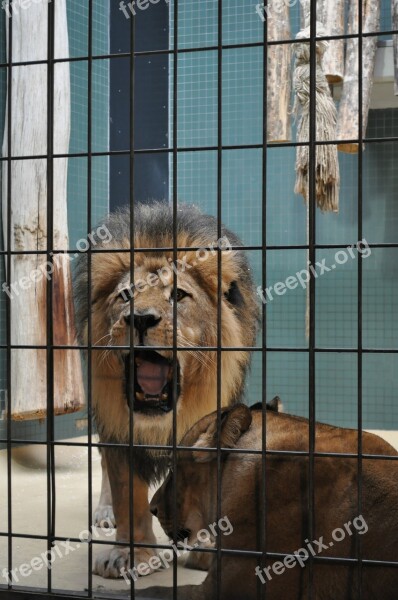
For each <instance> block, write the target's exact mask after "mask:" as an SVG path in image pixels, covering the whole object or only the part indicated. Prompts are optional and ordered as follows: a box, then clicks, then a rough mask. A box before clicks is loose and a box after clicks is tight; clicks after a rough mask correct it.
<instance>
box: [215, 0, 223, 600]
mask: <svg viewBox="0 0 398 600" xmlns="http://www.w3.org/2000/svg"><path fill="white" fill-rule="evenodd" d="M222 9H223V4H222V0H218V33H217V36H218V37H217V46H218V48H217V237H218V239H221V236H222V233H221V223H222V153H223V150H222V66H223V63H222V34H223V26H222V25H223V22H222V18H223V12H222ZM221 302H222V253H221V249H220V248H219V247H218V249H217V516H216V520H217V523H218V522H219V520H220V518H221V502H222V489H221V450H220V448H221V393H222V390H221V369H222V364H221V360H222V354H221V352H222V350H221V345H222V335H221V327H222V322H221V320H222V315H221ZM216 544H217V587H216V590H217V599H219V598H221V584H222V578H221V538H220V536H217V538H216Z"/></svg>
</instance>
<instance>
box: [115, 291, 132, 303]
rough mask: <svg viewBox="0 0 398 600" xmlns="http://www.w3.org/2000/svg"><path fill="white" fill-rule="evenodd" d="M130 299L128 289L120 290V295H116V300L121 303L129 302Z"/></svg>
mask: <svg viewBox="0 0 398 600" xmlns="http://www.w3.org/2000/svg"><path fill="white" fill-rule="evenodd" d="M130 298H131V291H130V290H129V288H126V289H125V290H122V291H121V292H120V294H118V295H117V299H118V300H122V301H123V302H130Z"/></svg>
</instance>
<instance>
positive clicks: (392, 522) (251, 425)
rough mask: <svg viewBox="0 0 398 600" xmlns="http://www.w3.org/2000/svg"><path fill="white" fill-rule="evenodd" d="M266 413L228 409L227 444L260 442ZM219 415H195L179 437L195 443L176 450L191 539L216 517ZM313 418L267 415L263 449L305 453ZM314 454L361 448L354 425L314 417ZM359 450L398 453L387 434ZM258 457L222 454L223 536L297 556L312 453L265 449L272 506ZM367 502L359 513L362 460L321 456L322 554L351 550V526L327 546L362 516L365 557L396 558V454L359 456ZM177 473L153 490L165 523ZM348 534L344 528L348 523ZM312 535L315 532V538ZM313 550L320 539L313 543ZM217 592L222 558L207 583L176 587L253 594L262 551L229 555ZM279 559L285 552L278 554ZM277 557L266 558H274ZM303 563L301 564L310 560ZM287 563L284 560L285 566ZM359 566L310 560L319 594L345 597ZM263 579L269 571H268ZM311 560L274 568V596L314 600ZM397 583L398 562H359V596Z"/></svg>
mask: <svg viewBox="0 0 398 600" xmlns="http://www.w3.org/2000/svg"><path fill="white" fill-rule="evenodd" d="M262 418H263V417H262V413H261V411H254V412H252V413H250V411H249V409H248V408H247V407H245V406H243V405H238V406H236V407H234V408H232V409H227V410H226V411H225V412H224V414H223V417H222V426H221V432H220V444H221V447H223V448H239V449H241V450H242V449H245V450H247V451H249V450H260V449H261V444H262ZM216 424H217V415H216V414H214V413H213V414H212V415H209V416H207V417H204V418H203V419H202V420H201V421H199V422H198V423H197V424H196V425H195V426H194V427H193V428H192V429H191V430H190V431H189V432H188V433H187V434H186V435H185V436H184V439H183V444H184V446H186V447H192V448H194V450H191V451H189V450H187V451H184V452H181V453H179V458H178V463H177V470H176V477H177V493H176V496H177V527H178V528H181V530H190V542H191V543H192V544H193V543H195V541H196V534H197V533H198V531H199V530H200V529H202V528H205V529H207V530H209V525H211V524H213V523H215V522H216V512H217V508H216V507H217V502H216V498H217V461H216V460H215V454H214V452H213V453H212V452H210V451H208V450H207V451H206V450H204V449H203V450H202V448H206V447H207V448H214V447H215V446H216V443H217V436H216V431H217V427H216ZM308 440H309V423H308V421H307V420H306V419H300V418H297V417H292V416H289V415H285V414H277V413H274V412H268V413H267V450H268V451H270V450H282V451H286V450H291V451H298V452H303V451H304V452H308V448H309V445H308ZM316 445H317V447H316V450H317V451H318V452H333V453H349V454H355V453H357V450H358V432H357V431H355V430H348V429H342V428H338V427H331V426H328V425H323V424H317V425H316ZM363 452H364V454H369V455H372V454H374V455H385V456H386V457H389V456H390V457H391V456H397V454H398V453H397V452H396V451H395V450H394V448H392V446H390V445H389V444H388V443H387V442H385V441H384V440H382V439H381V438H379V437H377V436H375V435H372V434H369V433H363ZM261 461H262V457H261V455H250V453H247V454H236V453H235V454H234V453H228V454H224V460H223V462H222V470H221V498H222V502H221V515H220V516H221V517H224V516H227V517H228V519H229V521H230V523H231V525H232V527H233V532H232V534H231V535H229V536H226V537H223V535H222V533H221V532H220V539H219V541H220V543H221V547H222V548H223V549H229V550H239V549H240V550H244V551H257V552H258V551H259V550H261V548H262V546H261V543H262V542H264V543H265V544H266V549H267V552H269V553H278V554H282V555H285V554H289V555H292V554H293V553H294V552H296V551H298V550H299V549H300V548H302V547H303V546H305V544H304V539H305V538H306V537H307V535H308V467H309V465H308V457H305V456H295V457H289V456H280V455H272V454H268V455H267V459H266V472H265V482H266V485H265V490H266V505H265V507H264V506H261V505H260V504H259V503H260V502H261V498H262V495H261V494H262V492H261V490H262V462H261ZM362 469H363V473H362V477H363V479H362V481H363V485H362V490H363V498H362V507H361V512H358V479H357V477H358V461H357V459H356V458H343V457H318V458H315V466H314V490H315V509H314V514H315V521H314V534H313V535H314V537H313V538H312V539H315V540H317V541H318V540H319V539H320V537H321V536H323V541H324V542H325V543H327V544H326V549H323V550H322V552H321V553H318V556H321V557H323V558H327V557H329V558H330V557H334V558H342V559H344V558H346V559H347V558H355V557H356V539H355V536H349V535H348V534H347V533H346V535H345V538H344V539H343V540H340V541H339V542H338V543H337V542H335V543H334V544H333V546H329V545H328V542H330V540H332V539H333V538H332V533H333V532H334V531H335V530H337V529H338V528H339V529H343V528H344V527H345V525H346V524H348V523H351V531H352V532H353V533H354V534H355V528H354V526H353V525H352V522H353V520H354V519H355V518H356V517H358V516H359V515H361V516H362V517H363V518H364V520H365V523H366V526H367V528H368V530H367V531H366V532H365V531H363V535H362V536H358V537H360V538H361V542H362V556H363V559H367V560H372V561H382V560H384V561H397V544H398V490H397V476H398V462H397V461H396V460H389V459H385V460H381V459H375V460H371V459H369V458H367V459H363V464H362ZM172 481H173V478H172V477H171V476H170V477H169V478H168V480H167V481H166V482H165V483H164V484H163V485H162V487H161V488H160V489H159V490H158V492H157V493H156V494H155V496H154V498H153V500H152V502H151V509H152V511H153V512H154V513H155V514H157V516H158V517H159V519H160V522H161V524H162V526H163V528H164V529H165V531H170V527H172V523H173V518H172V517H173V511H172V507H173V484H172ZM264 508H266V511H265V513H264V514H265V523H266V528H264V529H263V530H261V513H262V511H263V510H264ZM345 531H346V532H347V530H345ZM311 541H312V540H311ZM313 548H314V549H315V550H316V549H317V546H316V545H315V544H313ZM222 556H223V558H222V560H221V563H222V575H221V589H220V595H219V596H217V594H216V587H217V586H216V580H217V560H216V557H215V555H213V559H212V564H211V567H210V571H209V574H208V576H207V579H206V580H205V582H204V583H203V584H202V585H200V586H183V587H181V588H179V590H178V597H179V598H181V600H215V599H216V598H220V600H243V599H244V600H255V599H257V598H258V597H259V596H258V595H257V592H258V589H259V587H261V584H260V581H259V579H258V578H257V576H256V574H255V569H256V566H259V565H260V558H258V557H256V558H250V557H245V558H243V557H238V556H235V555H233V554H230V555H228V554H223V555H222ZM280 560H281V561H283V556H282V557H281V558H280ZM274 562H275V559H268V560H267V561H266V565H267V566H270V565H272V564H273V563H274ZM304 566H305V565H304ZM282 568H283V565H282ZM357 575H358V568H357V567H356V566H355V565H354V566H353V567H351V568H350V566H347V565H345V566H344V565H339V564H337V563H325V562H323V563H321V562H318V561H316V560H315V561H314V587H313V598H314V600H346V599H347V600H348V599H351V598H357V597H358V579H357ZM264 579H265V580H266V581H267V578H266V577H264ZM308 588H309V583H308V568H301V567H300V566H299V565H298V564H297V563H296V565H295V566H294V567H293V568H289V569H288V568H285V569H284V572H282V573H281V572H280V570H279V574H275V573H273V572H271V580H270V581H268V582H267V588H266V590H267V593H266V598H267V599H268V600H306V598H308V591H309V590H308ZM397 589H398V568H397V567H395V568H389V567H383V566H381V565H378V566H367V565H366V564H364V565H363V588H362V592H363V598H364V599H366V600H395V599H396V597H397ZM147 595H148V597H150V598H162V600H167V599H170V598H172V592H171V590H170V589H164V588H149V589H148V590H146V591H145V592H143V594H142V597H143V598H145V597H147Z"/></svg>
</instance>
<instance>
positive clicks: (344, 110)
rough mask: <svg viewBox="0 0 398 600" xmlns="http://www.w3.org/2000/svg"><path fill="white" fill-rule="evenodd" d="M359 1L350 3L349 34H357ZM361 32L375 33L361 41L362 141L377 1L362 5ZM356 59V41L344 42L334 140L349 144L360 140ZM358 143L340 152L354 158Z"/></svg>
mask: <svg viewBox="0 0 398 600" xmlns="http://www.w3.org/2000/svg"><path fill="white" fill-rule="evenodd" d="M358 17H359V9H358V0H351V1H350V13H349V19H348V33H358ZM362 22H363V32H364V33H371V32H376V35H375V36H370V37H364V38H362V41H361V43H362V47H363V61H362V94H363V101H362V111H363V121H362V132H363V136H364V137H365V134H366V128H367V125H368V116H369V108H370V100H371V94H372V88H373V78H374V68H375V62H376V51H377V32H378V31H379V26H380V0H364V2H363V21H362ZM358 69H359V59H358V39H350V40H348V42H347V53H346V61H345V74H344V84H343V95H342V98H341V102H340V107H339V115H338V122H337V139H338V140H348V139H355V138H358V136H359V74H358ZM358 146H359V144H358V143H356V142H355V143H344V142H341V143H340V144H338V149H339V150H340V151H341V152H347V153H350V154H355V153H356V152H358Z"/></svg>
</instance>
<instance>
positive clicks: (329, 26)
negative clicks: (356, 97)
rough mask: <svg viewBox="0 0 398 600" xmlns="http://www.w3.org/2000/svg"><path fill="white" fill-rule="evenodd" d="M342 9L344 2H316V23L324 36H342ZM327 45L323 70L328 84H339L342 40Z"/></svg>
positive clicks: (341, 79)
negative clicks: (320, 26) (322, 29)
mask: <svg viewBox="0 0 398 600" xmlns="http://www.w3.org/2000/svg"><path fill="white" fill-rule="evenodd" d="M344 9H345V0H317V13H316V14H317V21H318V22H321V23H322V25H323V26H324V28H325V31H326V35H328V36H329V35H344V32H345V24H344V16H345V14H344V12H345V11H344ZM318 35H319V34H318ZM328 43H329V46H328V49H327V50H326V52H325V55H324V57H323V70H324V73H325V75H326V79H327V80H328V82H329V83H332V84H335V83H341V82H342V81H343V79H344V40H330V41H329V42H328Z"/></svg>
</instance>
